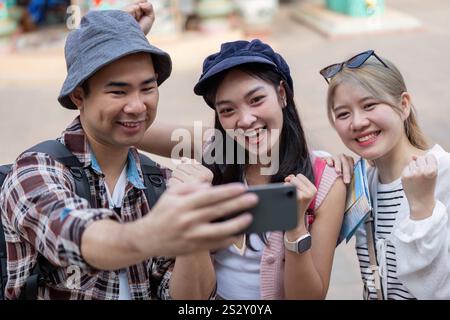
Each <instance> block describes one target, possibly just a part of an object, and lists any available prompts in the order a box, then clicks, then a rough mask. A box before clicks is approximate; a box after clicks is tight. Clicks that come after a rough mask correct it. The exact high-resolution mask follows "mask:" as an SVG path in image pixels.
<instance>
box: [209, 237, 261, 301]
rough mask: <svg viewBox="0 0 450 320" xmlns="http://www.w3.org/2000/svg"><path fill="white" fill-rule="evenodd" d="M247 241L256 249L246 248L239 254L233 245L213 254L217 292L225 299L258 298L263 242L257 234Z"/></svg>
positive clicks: (259, 293)
mask: <svg viewBox="0 0 450 320" xmlns="http://www.w3.org/2000/svg"><path fill="white" fill-rule="evenodd" d="M249 241H250V243H251V245H252V247H253V248H254V249H255V250H256V251H253V250H250V248H248V244H247V249H246V250H245V252H244V255H243V256H241V255H240V254H239V252H238V251H237V250H236V248H235V247H234V246H230V247H228V248H227V249H224V250H219V251H217V253H216V254H215V255H214V268H215V270H216V278H217V294H218V295H219V296H220V297H222V298H224V299H226V300H260V299H261V292H260V291H261V290H260V286H261V279H260V265H261V257H262V253H263V250H264V242H262V241H261V239H260V238H259V236H258V235H257V234H251V235H250V237H249Z"/></svg>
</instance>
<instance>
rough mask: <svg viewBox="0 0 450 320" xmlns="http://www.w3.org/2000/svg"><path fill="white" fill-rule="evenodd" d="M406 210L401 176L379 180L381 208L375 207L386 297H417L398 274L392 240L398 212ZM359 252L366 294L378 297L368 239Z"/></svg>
mask: <svg viewBox="0 0 450 320" xmlns="http://www.w3.org/2000/svg"><path fill="white" fill-rule="evenodd" d="M405 211H407V212H406V214H407V215H409V205H408V202H407V199H406V197H405V192H404V191H403V187H402V183H401V179H397V180H396V181H394V182H392V183H389V184H381V183H378V190H377V208H376V211H375V212H376V215H375V237H376V239H377V241H376V243H377V245H376V251H377V257H378V259H377V260H378V261H377V263H378V265H379V267H380V274H381V275H382V286H383V287H386V288H384V289H385V291H384V292H386V293H387V296H386V295H385V299H392V300H410V299H415V298H414V296H412V295H411V294H410V292H409V291H408V289H407V288H405V286H404V285H403V284H402V282H401V281H400V280H399V279H398V278H397V262H396V254H395V247H394V246H393V245H392V243H391V242H390V240H389V237H390V235H391V233H392V231H393V229H394V227H395V225H396V221H397V219H398V216H404V214H405ZM356 252H357V254H358V260H359V266H360V271H361V277H362V280H363V283H364V284H365V286H364V287H365V290H364V291H365V293H364V298H365V299H369V300H376V299H377V295H376V289H375V286H374V280H375V279H374V275H373V274H372V271H371V270H370V262H369V252H368V249H367V241H365V242H364V244H361V243H360V244H357V246H356ZM383 252H384V253H383Z"/></svg>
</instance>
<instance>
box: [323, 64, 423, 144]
mask: <svg viewBox="0 0 450 320" xmlns="http://www.w3.org/2000/svg"><path fill="white" fill-rule="evenodd" d="M381 59H382V60H383V62H384V63H386V65H387V66H388V67H389V68H386V67H385V66H384V65H383V64H382V63H381V62H379V61H378V60H377V59H376V58H375V57H373V56H372V57H370V58H369V59H368V60H367V61H366V62H365V63H364V64H363V65H362V66H361V67H359V68H348V67H346V66H344V67H343V68H342V70H341V71H340V72H338V73H337V74H336V75H335V76H334V77H332V78H331V79H330V84H329V87H328V96H327V113H328V119H329V120H330V122H331V124H332V125H334V117H333V108H334V102H333V101H334V94H335V91H336V89H337V87H338V86H339V85H340V84H342V83H352V84H354V85H357V86H360V87H362V88H363V89H365V90H366V91H367V92H369V93H370V94H371V95H372V96H373V97H374V98H375V99H378V100H380V102H382V103H384V104H387V105H389V106H390V107H392V108H393V109H394V110H396V111H398V112H399V113H401V112H402V109H401V107H400V104H401V99H402V94H403V93H404V92H407V89H406V85H405V81H404V80H403V76H402V75H401V73H400V71H399V70H398V69H397V67H395V65H394V64H393V63H392V62H390V61H389V60H387V59H385V58H381ZM404 127H405V134H406V136H407V138H408V140H409V142H410V143H411V144H412V145H413V146H414V147H416V148H419V149H421V150H426V149H428V143H427V140H426V138H425V135H424V134H423V132H422V130H421V129H420V126H419V124H418V122H417V116H416V110H415V108H414V106H413V105H412V104H411V112H410V114H409V116H408V118H407V119H405V121H404Z"/></svg>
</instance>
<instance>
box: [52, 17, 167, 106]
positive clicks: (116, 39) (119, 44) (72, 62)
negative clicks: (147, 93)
mask: <svg viewBox="0 0 450 320" xmlns="http://www.w3.org/2000/svg"><path fill="white" fill-rule="evenodd" d="M64 51H65V56H66V65H67V78H66V80H65V81H64V84H63V86H62V88H61V92H60V94H59V97H58V101H59V103H61V105H62V106H63V107H65V108H68V109H77V107H76V106H75V105H74V104H73V102H72V101H71V100H70V98H69V94H70V93H71V92H72V91H73V90H74V89H75V88H76V87H77V86H79V85H81V84H82V83H83V82H84V81H85V80H86V79H88V78H89V77H90V76H92V75H93V74H94V73H95V72H96V71H98V70H99V69H101V68H102V67H104V66H106V65H108V64H110V63H111V62H113V61H115V60H117V59H120V58H122V57H124V56H126V55H129V54H132V53H137V52H148V53H150V54H151V56H152V61H153V66H154V68H155V72H156V73H157V74H158V78H157V83H158V85H160V84H161V83H163V82H164V80H166V79H167V78H168V77H169V76H170V73H171V71H172V61H171V59H170V56H169V55H168V54H167V53H166V52H164V51H162V50H160V49H158V48H157V47H155V46H152V45H151V44H150V43H149V42H148V40H147V38H146V37H145V35H144V33H143V32H142V31H141V29H140V27H139V24H138V23H137V22H136V20H135V19H134V18H133V17H132V16H131V15H130V14H128V13H126V12H124V11H120V10H104V11H91V12H89V13H88V14H86V15H85V16H84V17H83V18H82V19H81V24H80V27H79V28H78V29H76V30H74V31H71V32H70V33H69V35H68V36H67V40H66V46H65V48H64Z"/></svg>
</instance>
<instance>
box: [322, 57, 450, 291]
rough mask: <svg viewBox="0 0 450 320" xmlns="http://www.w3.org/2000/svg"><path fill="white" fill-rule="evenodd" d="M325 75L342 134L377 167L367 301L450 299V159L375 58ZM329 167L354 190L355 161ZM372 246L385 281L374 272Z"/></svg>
mask: <svg viewBox="0 0 450 320" xmlns="http://www.w3.org/2000/svg"><path fill="white" fill-rule="evenodd" d="M320 73H321V74H322V75H323V76H324V78H325V80H326V81H327V83H329V87H328V99H327V104H328V115H329V118H330V121H331V123H332V125H333V126H334V128H335V129H336V132H337V133H338V134H339V137H340V138H341V140H342V141H343V143H344V144H345V145H346V146H347V147H348V148H349V149H350V150H351V151H353V152H354V153H356V154H357V155H359V156H361V157H363V158H365V159H367V160H369V161H371V163H372V164H373V167H372V168H370V169H369V171H368V178H369V184H370V192H371V197H372V201H373V207H374V212H373V223H372V228H371V229H366V228H364V227H363V226H362V227H361V228H359V230H358V232H357V234H356V239H357V241H356V250H357V254H358V259H359V263H360V267H361V276H362V280H363V282H364V287H365V290H364V292H365V298H367V299H376V298H384V299H450V277H449V275H450V256H449V249H450V246H449V245H450V237H449V235H450V234H449V230H450V226H449V224H450V222H449V219H448V216H449V214H450V154H449V153H448V152H446V151H444V150H443V149H442V147H440V146H439V145H434V146H432V147H431V146H429V145H428V143H427V142H426V138H425V136H424V135H423V133H422V131H421V130H420V127H419V125H418V123H417V120H416V116H415V111H414V107H413V105H412V101H411V96H410V94H409V93H408V90H407V89H406V85H405V82H404V80H403V77H402V75H401V73H400V72H399V70H398V69H397V68H396V67H395V66H394V64H392V63H391V62H390V61H389V60H387V59H385V58H381V57H379V56H378V55H376V53H375V52H374V51H373V50H369V51H365V52H362V53H360V54H358V55H356V56H354V57H353V58H351V59H349V60H347V61H345V62H342V63H337V64H333V65H330V66H328V67H325V68H324V69H322V70H321V71H320ZM328 162H329V164H330V165H335V167H336V170H337V171H338V172H340V171H343V172H344V176H345V178H344V181H345V180H347V182H348V180H349V174H348V173H349V172H351V170H350V169H351V168H352V165H353V159H351V158H350V157H347V156H345V155H341V156H337V157H333V159H328ZM366 230H368V231H366ZM368 233H369V234H368ZM370 233H372V235H373V237H371V236H370ZM372 242H373V243H374V246H373V247H374V249H375V250H374V254H373V255H375V256H376V264H378V268H376V269H377V270H378V272H377V273H374V272H373V269H374V268H371V267H370V265H371V264H373V263H371V259H370V258H371V254H370V253H369V250H370V249H371V248H370V247H371V246H370V245H369V244H371V243H372ZM373 255H372V256H373ZM378 279H380V280H381V281H380V282H379V283H380V286H377V283H378ZM377 289H378V290H377Z"/></svg>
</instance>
